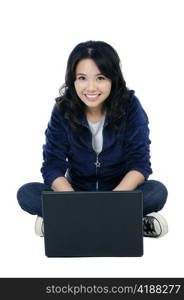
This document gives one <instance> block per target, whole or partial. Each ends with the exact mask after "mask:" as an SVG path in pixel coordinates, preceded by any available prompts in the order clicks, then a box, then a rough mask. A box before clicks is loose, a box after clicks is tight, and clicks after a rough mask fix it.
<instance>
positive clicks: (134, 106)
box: [41, 91, 152, 191]
mask: <svg viewBox="0 0 184 300" xmlns="http://www.w3.org/2000/svg"><path fill="white" fill-rule="evenodd" d="M131 100H132V101H131V104H130V106H129V109H128V112H127V117H126V119H125V120H122V122H121V125H120V126H119V129H118V130H115V129H112V128H110V127H109V126H108V121H107V119H105V122H104V127H103V148H102V151H101V152H100V153H99V154H97V153H96V152H95V151H94V150H93V147H92V134H91V131H90V128H89V125H88V122H87V119H86V115H85V114H84V117H83V118H82V119H81V120H80V123H81V125H82V126H84V130H83V132H82V134H80V135H78V134H76V133H75V132H74V131H73V130H72V129H71V127H70V125H69V123H68V121H67V114H68V112H66V111H62V112H59V111H58V108H57V107H56V105H54V107H53V110H52V114H51V118H50V121H49V123H48V127H47V129H46V131H45V136H46V142H45V144H44V145H43V163H42V167H41V173H42V176H43V179H44V183H45V184H47V185H48V186H49V187H51V185H52V182H53V181H54V179H56V178H57V177H60V176H66V178H67V179H68V181H69V182H70V184H71V185H72V187H73V188H74V190H83V191H85V190H86V191H95V190H99V191H105V190H106V191H108V190H113V189H114V188H115V187H116V186H117V185H118V184H119V183H120V181H121V180H122V178H123V177H124V176H125V175H126V173H128V172H129V171H131V170H137V171H139V172H140V173H142V174H143V175H144V177H145V180H147V179H148V176H149V175H150V174H151V173H152V169H151V163H150V149H149V148H150V143H151V141H150V139H149V128H148V123H149V122H148V117H147V115H146V113H145V111H144V109H143V108H142V106H141V103H140V101H139V100H138V98H137V97H136V96H135V95H134V91H133V93H132V97H131Z"/></svg>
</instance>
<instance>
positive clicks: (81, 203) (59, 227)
mask: <svg viewBox="0 0 184 300" xmlns="http://www.w3.org/2000/svg"><path fill="white" fill-rule="evenodd" d="M42 206H43V219H44V243H45V255H46V256H48V257H86V256H93V257H94V256H98V257H116V256H119V257H120V256H126V257H129V256H142V255H143V226H142V217H143V215H142V211H143V201H142V192H141V191H131V192H130V191H128V192H127V191H98V192H86V191H84V192H83V191H82V192H80V191H76V192H52V191H50V192H48V191H44V192H42Z"/></svg>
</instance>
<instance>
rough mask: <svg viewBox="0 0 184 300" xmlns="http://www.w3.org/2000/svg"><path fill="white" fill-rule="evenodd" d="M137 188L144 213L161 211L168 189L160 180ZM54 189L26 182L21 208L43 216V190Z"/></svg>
mask: <svg viewBox="0 0 184 300" xmlns="http://www.w3.org/2000/svg"><path fill="white" fill-rule="evenodd" d="M137 190H141V191H142V192H143V215H147V214H149V213H151V212H156V211H159V210H161V209H162V208H163V206H164V204H165V202H166V200H167V195H168V192H167V189H166V187H165V186H164V185H163V184H162V183H161V182H159V181H156V180H147V181H145V182H144V183H142V184H141V185H139V187H138V188H137ZM42 191H52V190H51V189H50V188H49V187H48V186H47V185H45V184H44V183H39V182H31V183H26V184H24V185H23V186H21V187H20V188H19V190H18V191H17V199H18V202H19V205H20V206H21V208H22V209H23V210H25V211H27V212H28V213H30V214H33V215H38V216H42V203H41V192H42Z"/></svg>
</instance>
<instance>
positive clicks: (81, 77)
mask: <svg viewBox="0 0 184 300" xmlns="http://www.w3.org/2000/svg"><path fill="white" fill-rule="evenodd" d="M77 79H78V80H85V79H86V78H85V77H84V76H79V77H78V78H77Z"/></svg>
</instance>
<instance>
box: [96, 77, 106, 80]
mask: <svg viewBox="0 0 184 300" xmlns="http://www.w3.org/2000/svg"><path fill="white" fill-rule="evenodd" d="M97 79H98V80H105V77H104V76H98V77H97Z"/></svg>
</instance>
